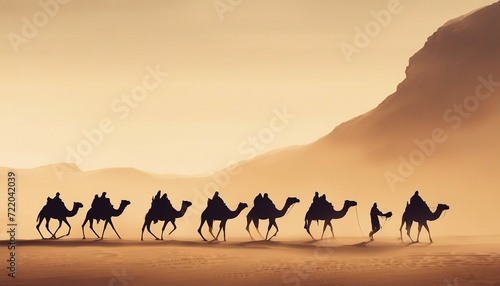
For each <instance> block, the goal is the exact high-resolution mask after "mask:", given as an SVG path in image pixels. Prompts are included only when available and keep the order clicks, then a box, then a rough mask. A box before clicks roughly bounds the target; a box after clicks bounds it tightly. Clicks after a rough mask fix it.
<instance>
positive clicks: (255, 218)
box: [245, 197, 300, 240]
mask: <svg viewBox="0 0 500 286" xmlns="http://www.w3.org/2000/svg"><path fill="white" fill-rule="evenodd" d="M298 202H300V200H299V199H297V198H295V197H289V198H287V200H286V202H285V205H284V206H283V208H282V209H281V210H278V209H277V208H276V207H272V208H271V209H262V208H259V207H256V206H253V207H252V209H251V210H250V211H249V212H248V214H247V226H246V228H245V229H246V231H247V232H248V234H249V235H250V238H252V239H254V238H253V236H252V234H251V233H250V223H251V222H253V224H254V226H255V229H257V232H258V233H259V235H260V237H262V238H263V239H264V237H263V236H262V234H261V233H260V231H259V220H260V219H262V220H266V219H268V220H269V226H268V227H267V233H266V238H265V240H267V237H268V235H269V231H270V230H271V228H272V227H273V226H274V227H275V228H276V232H275V233H274V234H273V235H272V236H271V237H269V240H271V239H272V238H273V237H275V236H276V234H278V231H279V229H278V224H277V223H276V219H277V218H280V217H283V216H284V215H285V214H286V212H287V211H288V209H289V208H290V207H291V206H293V205H294V204H295V203H298Z"/></svg>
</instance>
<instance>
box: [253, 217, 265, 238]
mask: <svg viewBox="0 0 500 286" xmlns="http://www.w3.org/2000/svg"><path fill="white" fill-rule="evenodd" d="M253 225H254V226H255V229H256V230H257V233H258V234H259V236H260V238H262V239H264V236H262V233H260V230H259V219H258V218H257V219H254V220H253Z"/></svg>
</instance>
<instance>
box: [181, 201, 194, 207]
mask: <svg viewBox="0 0 500 286" xmlns="http://www.w3.org/2000/svg"><path fill="white" fill-rule="evenodd" d="M192 204H193V203H191V202H190V201H182V205H183V206H186V207H190V206H191V205H192Z"/></svg>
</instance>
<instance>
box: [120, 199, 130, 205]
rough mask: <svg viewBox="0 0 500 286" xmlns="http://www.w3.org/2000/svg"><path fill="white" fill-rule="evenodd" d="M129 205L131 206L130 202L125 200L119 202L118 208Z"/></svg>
mask: <svg viewBox="0 0 500 286" xmlns="http://www.w3.org/2000/svg"><path fill="white" fill-rule="evenodd" d="M130 204H131V202H130V201H127V200H122V201H121V202H120V206H123V207H126V206H128V205H130Z"/></svg>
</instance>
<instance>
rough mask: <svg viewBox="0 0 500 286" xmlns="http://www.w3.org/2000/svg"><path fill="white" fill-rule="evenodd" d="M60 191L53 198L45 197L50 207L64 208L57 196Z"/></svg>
mask: <svg viewBox="0 0 500 286" xmlns="http://www.w3.org/2000/svg"><path fill="white" fill-rule="evenodd" d="M59 195H60V193H59V192H57V193H56V195H55V196H54V198H50V197H47V205H48V206H49V207H50V208H52V209H61V210H62V209H64V203H63V201H62V200H61V198H60V197H59Z"/></svg>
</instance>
